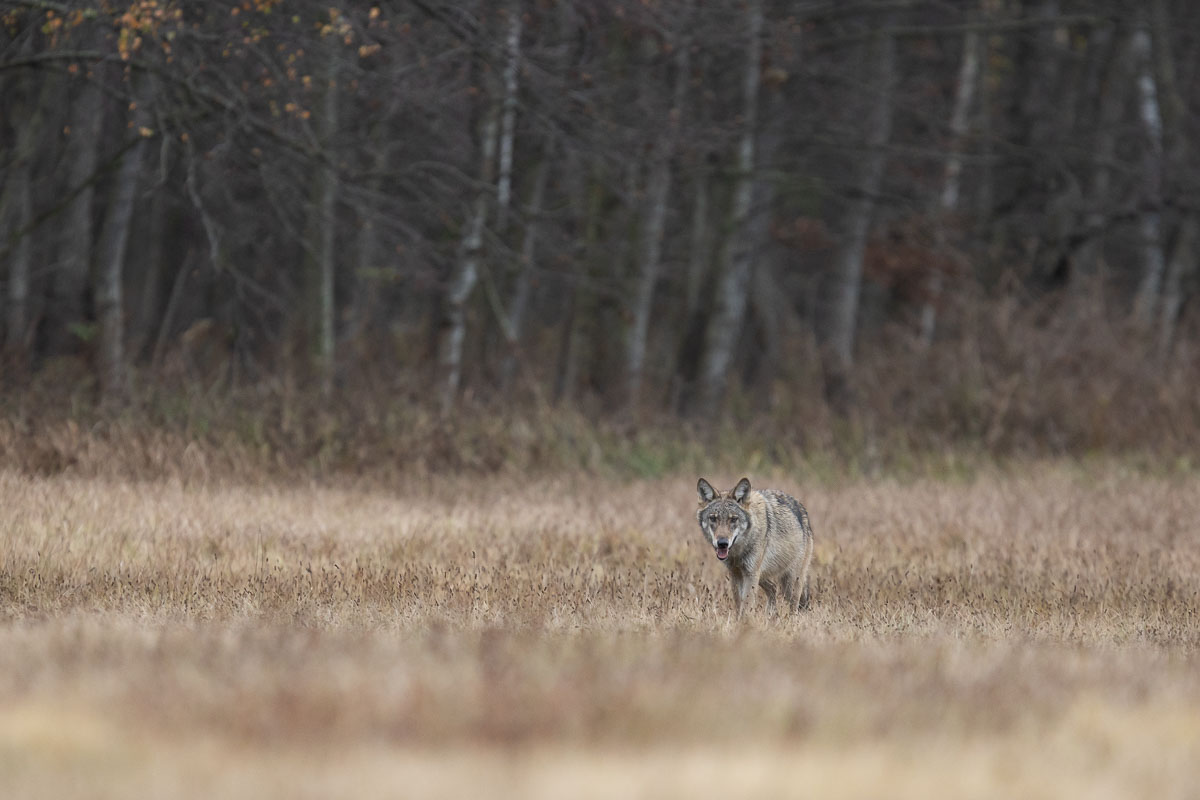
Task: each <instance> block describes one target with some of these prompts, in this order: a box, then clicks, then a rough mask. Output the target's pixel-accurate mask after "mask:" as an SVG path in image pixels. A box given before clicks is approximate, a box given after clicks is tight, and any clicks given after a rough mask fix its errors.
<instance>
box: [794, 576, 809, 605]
mask: <svg viewBox="0 0 1200 800" xmlns="http://www.w3.org/2000/svg"><path fill="white" fill-rule="evenodd" d="M808 580H809V579H808V576H807V575H805V576H804V591H802V592H800V600H799V602H797V603H796V610H797V611H807V610H808V606H809V603H810V601H811V599H812V593H811V592H810V591H809V588H808Z"/></svg>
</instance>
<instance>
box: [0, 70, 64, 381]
mask: <svg viewBox="0 0 1200 800" xmlns="http://www.w3.org/2000/svg"><path fill="white" fill-rule="evenodd" d="M32 78H33V76H27V80H29V82H30V83H31V84H32ZM55 81H57V78H56V77H54V76H49V77H45V78H44V79H43V86H42V88H41V90H40V91H37V92H35V91H34V90H33V87H32V86H29V87H28V89H27V91H26V93H25V94H24V95H23V97H24V100H25V102H24V104H23V105H24V108H23V109H22V108H18V110H17V114H18V115H19V116H20V117H23V118H24V120H25V122H24V124H23V125H21V126H20V129H19V132H18V133H17V137H16V143H15V150H14V152H13V155H12V164H11V166H10V167H9V172H8V179H7V180H6V181H5V183H4V190H3V197H2V198H0V221H2V222H3V223H4V227H3V228H0V236H2V237H3V238H2V239H0V244H4V245H7V247H9V248H10V249H9V257H8V295H7V297H6V298H5V326H4V327H5V339H4V349H5V351H6V352H7V355H8V359H9V362H10V363H15V364H18V365H25V363H26V362H27V360H28V356H29V345H30V338H31V336H30V334H31V331H30V313H29V303H30V283H31V277H32V272H33V231H32V230H31V226H32V225H33V171H34V162H35V161H36V159H37V154H38V146H39V145H40V144H41V143H42V137H43V135H44V131H43V127H44V123H45V110H44V109H45V108H46V103H47V102H49V101H50V100H51V98H52V97H53V93H54V91H55V87H54V86H53V83H54V82H55Z"/></svg>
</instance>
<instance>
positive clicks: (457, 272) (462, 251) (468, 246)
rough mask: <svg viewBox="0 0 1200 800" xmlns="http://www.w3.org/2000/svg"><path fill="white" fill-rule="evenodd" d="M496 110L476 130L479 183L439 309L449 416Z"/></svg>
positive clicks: (489, 175) (474, 276) (483, 214)
mask: <svg viewBox="0 0 1200 800" xmlns="http://www.w3.org/2000/svg"><path fill="white" fill-rule="evenodd" d="M498 112H499V108H498V107H497V104H496V103H490V104H489V107H488V109H487V112H486V114H485V116H484V120H483V124H482V125H481V126H480V132H479V137H480V143H479V183H478V186H477V188H476V190H475V199H474V203H473V204H472V209H471V212H470V216H469V217H468V219H467V222H466V225H464V226H463V238H462V241H461V242H460V244H459V248H458V260H457V262H456V264H455V267H454V273H453V274H452V275H451V277H450V285H449V288H448V289H447V291H446V300H445V303H444V305H443V309H442V330H443V332H442V338H441V342H440V344H439V354H438V363H439V365H440V367H441V370H442V392H441V409H442V414H443V416H449V414H450V412H452V411H453V410H454V405H455V403H456V402H457V399H458V388H459V385H460V384H461V383H462V355H463V341H464V340H465V339H466V335H467V309H466V306H467V300H468V299H469V298H470V297H471V292H472V291H474V289H475V284H476V283H477V282H478V280H479V258H480V254H481V252H482V250H483V231H484V228H485V227H486V225H487V215H488V199H489V197H490V195H491V192H492V180H493V162H494V161H495V158H496V132H497V128H498V120H497V117H498V116H499V113H498Z"/></svg>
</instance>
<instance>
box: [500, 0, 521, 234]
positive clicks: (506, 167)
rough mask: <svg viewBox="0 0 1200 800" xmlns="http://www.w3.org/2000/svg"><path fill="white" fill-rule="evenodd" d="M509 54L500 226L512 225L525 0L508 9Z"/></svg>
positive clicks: (502, 129) (502, 133)
mask: <svg viewBox="0 0 1200 800" xmlns="http://www.w3.org/2000/svg"><path fill="white" fill-rule="evenodd" d="M505 45H506V50H507V57H506V60H505V63H504V106H503V111H502V113H501V120H500V163H499V177H498V178H497V180H496V228H497V230H498V231H499V232H500V233H503V232H504V231H505V230H507V229H508V206H509V204H510V201H511V198H512V168H513V144H514V141H513V140H514V138H515V136H516V127H517V76H518V75H519V74H520V67H521V4H520V2H514V3H512V4H511V5H510V6H509V9H508V37H507V41H506V42H505Z"/></svg>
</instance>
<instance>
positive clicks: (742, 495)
mask: <svg viewBox="0 0 1200 800" xmlns="http://www.w3.org/2000/svg"><path fill="white" fill-rule="evenodd" d="M749 497H750V479H749V478H742V479H741V480H740V481H738V482H737V486H735V487H733V499H734V500H735V501H737V502H738V503H739V504H740V505H745V504H746V500H747V499H748V498H749Z"/></svg>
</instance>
